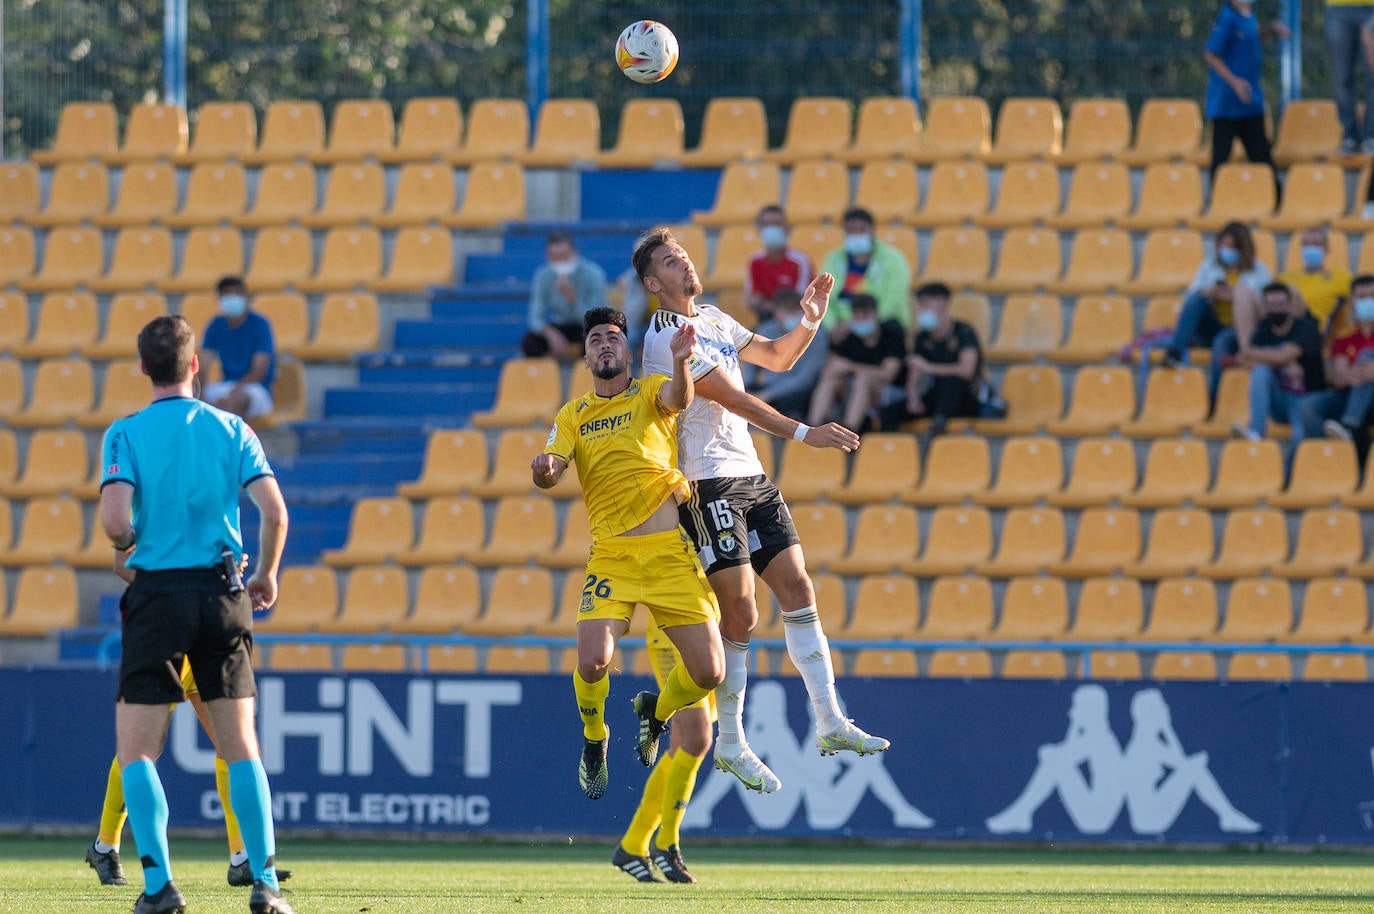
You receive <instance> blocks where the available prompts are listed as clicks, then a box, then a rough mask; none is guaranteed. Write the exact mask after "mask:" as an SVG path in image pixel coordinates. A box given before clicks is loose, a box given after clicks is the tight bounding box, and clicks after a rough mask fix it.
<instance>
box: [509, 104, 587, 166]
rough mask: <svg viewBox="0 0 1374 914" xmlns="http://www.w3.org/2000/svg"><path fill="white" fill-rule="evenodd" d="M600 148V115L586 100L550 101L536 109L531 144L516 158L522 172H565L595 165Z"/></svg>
mask: <svg viewBox="0 0 1374 914" xmlns="http://www.w3.org/2000/svg"><path fill="white" fill-rule="evenodd" d="M600 148H601V114H600V112H598V111H597V108H596V103H595V102H594V101H592V100H591V99H586V98H551V99H549V100H547V101H545V102H544V103H543V105H541V106H540V108H539V117H538V119H537V120H536V122H535V126H534V144H533V145H532V146H531V147H530V149H529V151H528V152H526V153H525V154H524V155H523V156H521V157H520V161H521V163H522V164H523V165H524V166H525V167H526V168H567V167H569V166H570V165H572V164H573V163H574V162H595V161H596V156H597V152H598V151H599V150H600Z"/></svg>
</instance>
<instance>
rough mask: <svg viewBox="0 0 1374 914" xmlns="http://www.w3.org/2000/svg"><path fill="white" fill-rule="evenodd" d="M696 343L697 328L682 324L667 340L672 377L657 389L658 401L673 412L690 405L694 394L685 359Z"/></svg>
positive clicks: (690, 373) (690, 375) (689, 369)
mask: <svg viewBox="0 0 1374 914" xmlns="http://www.w3.org/2000/svg"><path fill="white" fill-rule="evenodd" d="M696 344H697V328H696V327H694V326H693V325H691V324H683V325H682V326H681V327H679V328H678V329H677V333H674V334H673V338H672V339H671V340H669V341H668V348H669V351H670V352H672V354H673V377H672V380H670V381H669V382H668V383H667V384H664V385H663V386H662V387H661V388H659V391H658V401H659V402H660V403H662V404H663V405H664V406H665V407H667V408H668V409H670V410H672V411H673V412H680V411H681V410H684V409H686V408H687V407H688V406H691V405H692V397H694V396H695V395H696V390H695V388H696V385H695V384H694V383H693V382H692V371H691V368H690V367H689V366H688V364H687V360H688V359H690V358H691V356H692V347H693V346H695V345H696Z"/></svg>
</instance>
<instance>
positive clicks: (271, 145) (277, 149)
mask: <svg viewBox="0 0 1374 914" xmlns="http://www.w3.org/2000/svg"><path fill="white" fill-rule="evenodd" d="M323 149H324V109H323V108H321V107H320V103H319V102H315V101H298V102H291V101H279V102H272V103H271V104H270V105H269V106H268V108H267V114H266V115H264V117H263V121H262V136H261V138H260V140H259V142H258V148H257V149H256V150H254V151H253V152H246V153H244V155H243V162H244V164H247V165H266V164H268V163H270V162H290V161H300V160H303V159H308V158H310V157H311V156H314V155H317V154H319V153H320V152H321V151H322V150H323Z"/></svg>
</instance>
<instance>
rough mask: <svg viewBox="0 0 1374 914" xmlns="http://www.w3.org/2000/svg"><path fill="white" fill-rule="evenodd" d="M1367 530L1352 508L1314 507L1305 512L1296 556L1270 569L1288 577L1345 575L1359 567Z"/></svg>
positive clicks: (1299, 531) (1299, 529) (1357, 513)
mask: <svg viewBox="0 0 1374 914" xmlns="http://www.w3.org/2000/svg"><path fill="white" fill-rule="evenodd" d="M1363 555H1364V531H1363V530H1362V529H1361V527H1360V515H1359V512H1357V511H1355V510H1353V509H1351V508H1329V509H1327V508H1313V509H1309V510H1307V511H1304V512H1303V515H1302V521H1301V523H1300V524H1299V526H1298V542H1297V545H1296V546H1295V547H1294V548H1293V557H1292V558H1291V559H1289V560H1288V561H1287V562H1284V563H1283V564H1282V565H1279V566H1277V567H1275V568H1272V569H1270V570H1271V571H1272V572H1273V573H1274V574H1276V575H1279V576H1281V577H1285V578H1314V577H1319V576H1321V575H1332V574H1337V573H1345V572H1347V571H1349V570H1350V569H1353V568H1355V567H1356V566H1358V565H1359V564H1360V558H1361V556H1363Z"/></svg>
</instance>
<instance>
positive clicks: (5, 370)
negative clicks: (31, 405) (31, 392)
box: [0, 358, 24, 416]
mask: <svg viewBox="0 0 1374 914" xmlns="http://www.w3.org/2000/svg"><path fill="white" fill-rule="evenodd" d="M23 405H24V376H23V375H22V374H21V373H20V369H19V360H18V359H3V358H0V412H2V413H4V415H6V416H11V415H14V414H15V413H16V412H18V411H19V408H20V407H21V406H23Z"/></svg>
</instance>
